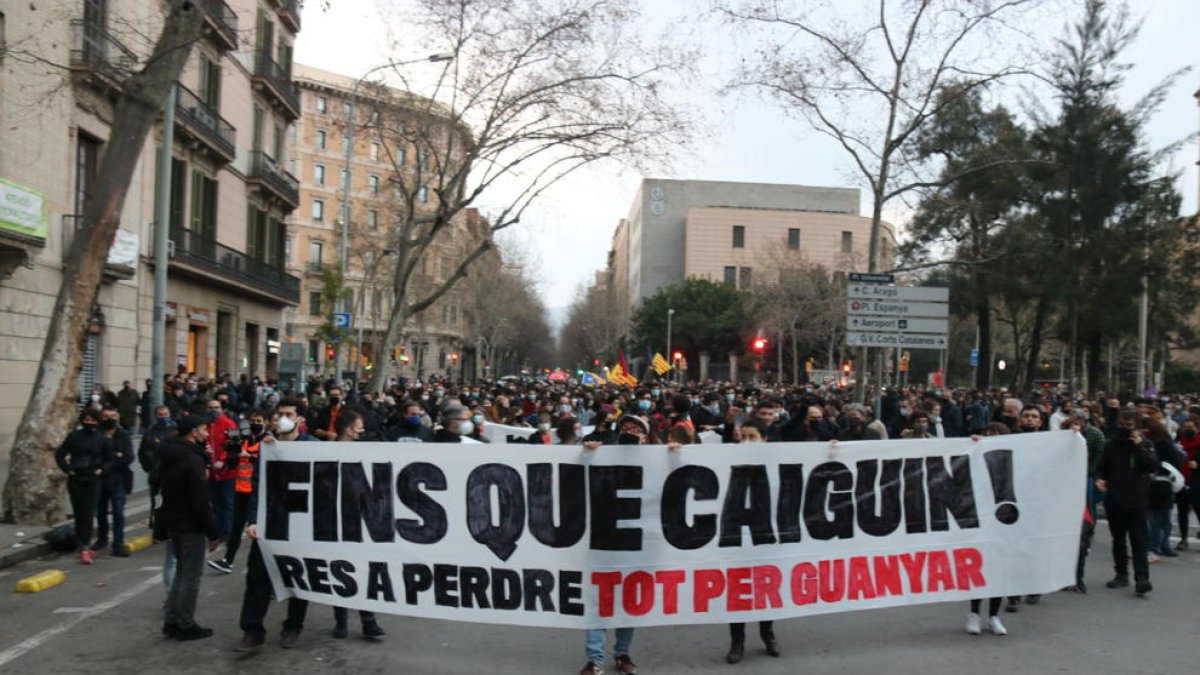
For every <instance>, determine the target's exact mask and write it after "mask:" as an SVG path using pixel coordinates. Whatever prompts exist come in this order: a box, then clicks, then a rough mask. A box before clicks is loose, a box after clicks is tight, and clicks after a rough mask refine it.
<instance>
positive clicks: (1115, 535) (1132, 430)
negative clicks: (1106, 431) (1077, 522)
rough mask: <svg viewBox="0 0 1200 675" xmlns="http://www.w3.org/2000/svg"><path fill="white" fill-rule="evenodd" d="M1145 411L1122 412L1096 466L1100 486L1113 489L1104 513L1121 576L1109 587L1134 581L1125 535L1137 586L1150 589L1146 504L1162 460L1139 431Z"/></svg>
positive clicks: (1141, 592) (1141, 590) (1140, 591)
mask: <svg viewBox="0 0 1200 675" xmlns="http://www.w3.org/2000/svg"><path fill="white" fill-rule="evenodd" d="M1138 420H1139V414H1138V413H1137V412H1135V411H1132V410H1124V411H1121V413H1120V415H1119V416H1118V417H1117V428H1116V430H1115V431H1114V435H1113V438H1112V440H1110V441H1109V442H1108V443H1107V444H1106V445H1105V446H1104V451H1103V452H1102V453H1101V455H1100V462H1099V464H1098V465H1097V467H1096V474H1097V475H1098V476H1099V478H1098V479H1097V480H1096V489H1098V490H1100V491H1101V492H1104V491H1107V492H1108V494H1107V495H1106V496H1105V497H1104V513H1105V514H1106V515H1107V516H1108V527H1109V529H1110V530H1111V531H1112V542H1113V544H1112V547H1113V548H1112V555H1113V568H1114V569H1115V570H1116V573H1117V574H1116V576H1115V577H1113V579H1112V580H1111V581H1109V582H1108V583H1107V584H1105V585H1106V586H1107V587H1109V588H1123V587H1126V586H1128V585H1129V568H1128V564H1129V560H1128V554H1127V553H1126V550H1125V539H1126V537H1128V539H1129V546H1130V548H1132V549H1133V578H1134V582H1135V584H1136V585H1135V586H1134V590H1135V591H1136V592H1137V594H1138V595H1145V594H1146V593H1149V592H1150V591H1151V590H1152V589H1153V586H1151V585H1150V565H1149V561H1148V559H1147V556H1146V552H1147V538H1148V534H1147V532H1146V509H1147V506H1148V504H1149V499H1150V477H1151V476H1153V475H1154V473H1155V472H1156V471H1158V467H1159V459H1158V456H1157V455H1156V454H1155V452H1154V446H1153V445H1152V444H1151V443H1150V441H1148V440H1146V439H1144V438H1142V435H1141V434H1140V433H1139V432H1138V429H1137V427H1138Z"/></svg>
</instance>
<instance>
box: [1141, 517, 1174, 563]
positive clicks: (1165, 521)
mask: <svg viewBox="0 0 1200 675" xmlns="http://www.w3.org/2000/svg"><path fill="white" fill-rule="evenodd" d="M1146 526H1147V529H1148V530H1149V531H1150V537H1149V539H1150V543H1149V545H1148V546H1147V548H1148V549H1150V552H1151V553H1157V554H1159V555H1161V554H1162V552H1163V551H1165V550H1167V549H1168V548H1169V547H1170V546H1171V509H1169V508H1167V509H1150V510H1149V511H1147V512H1146Z"/></svg>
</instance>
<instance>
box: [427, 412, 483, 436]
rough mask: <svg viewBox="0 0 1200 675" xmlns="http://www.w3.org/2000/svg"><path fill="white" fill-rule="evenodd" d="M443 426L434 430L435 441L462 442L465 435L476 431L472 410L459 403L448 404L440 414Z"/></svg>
mask: <svg viewBox="0 0 1200 675" xmlns="http://www.w3.org/2000/svg"><path fill="white" fill-rule="evenodd" d="M440 419H441V423H442V426H441V428H440V429H438V430H437V431H435V432H433V441H432V442H433V443H462V437H463V436H470V435H471V432H473V431H475V423H474V422H472V421H471V412H470V411H469V410H467V409H466V408H464V407H463V406H461V405H459V404H457V403H450V404H447V405H446V406H445V407H443V408H442V414H441V415H440Z"/></svg>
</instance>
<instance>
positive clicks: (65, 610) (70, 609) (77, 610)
mask: <svg viewBox="0 0 1200 675" xmlns="http://www.w3.org/2000/svg"><path fill="white" fill-rule="evenodd" d="M86 611H88V608H87V607H59V608H58V609H56V610H54V611H53V612H51V614H78V613H80V612H86Z"/></svg>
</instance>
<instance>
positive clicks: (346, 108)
mask: <svg viewBox="0 0 1200 675" xmlns="http://www.w3.org/2000/svg"><path fill="white" fill-rule="evenodd" d="M352 112H354V108H353V107H351V105H350V102H349V101H343V102H342V117H344V118H346V119H350V114H351V113H352Z"/></svg>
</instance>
